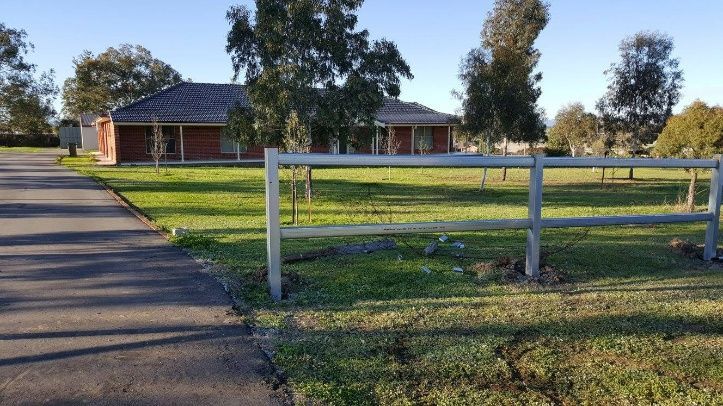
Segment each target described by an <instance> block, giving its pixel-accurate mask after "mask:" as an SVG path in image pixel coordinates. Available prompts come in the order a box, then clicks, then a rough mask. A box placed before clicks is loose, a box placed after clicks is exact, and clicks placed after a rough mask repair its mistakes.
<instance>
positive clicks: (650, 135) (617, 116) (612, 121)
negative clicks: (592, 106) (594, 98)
mask: <svg viewBox="0 0 723 406" xmlns="http://www.w3.org/2000/svg"><path fill="white" fill-rule="evenodd" d="M619 49H620V61H619V62H618V63H616V64H612V65H611V66H610V68H609V69H608V70H606V71H605V74H606V75H608V87H607V92H606V93H605V95H604V96H603V97H602V98H601V99H600V100H599V101H598V103H597V108H598V110H599V112H600V116H601V117H602V120H603V124H604V125H605V129H606V130H607V131H610V132H615V133H624V134H625V135H626V137H622V138H621V139H622V140H623V142H622V145H621V146H623V147H626V148H627V149H628V150H629V151H630V152H631V153H633V154H635V153H636V151H638V149H640V148H641V147H642V146H643V145H644V144H649V143H652V142H654V141H655V139H656V138H657V135H658V133H659V132H660V131H661V130H662V128H663V126H664V125H665V121H666V120H667V119H668V117H670V116H671V114H673V107H674V106H675V105H676V104H677V103H678V101H679V99H680V89H681V87H682V85H683V72H682V70H681V69H680V68H679V61H678V59H677V58H673V57H672V51H673V39H672V38H671V37H669V36H667V35H664V34H661V33H657V32H646V31H642V32H639V33H637V34H635V35H633V36H631V37H628V38H625V39H623V40H622V42H621V43H620V47H619Z"/></svg>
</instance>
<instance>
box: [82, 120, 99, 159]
mask: <svg viewBox="0 0 723 406" xmlns="http://www.w3.org/2000/svg"><path fill="white" fill-rule="evenodd" d="M97 119H98V115H97V114H95V113H83V114H81V115H80V138H81V144H82V145H83V149H84V150H86V151H87V150H97V149H98V129H97V128H96V127H95V120H97Z"/></svg>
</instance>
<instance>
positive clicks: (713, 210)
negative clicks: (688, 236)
mask: <svg viewBox="0 0 723 406" xmlns="http://www.w3.org/2000/svg"><path fill="white" fill-rule="evenodd" d="M715 159H716V160H717V161H718V166H717V167H715V168H713V169H711V175H710V194H709V195H708V214H710V215H711V219H710V220H708V225H707V227H706V229H705V249H704V250H703V259H705V260H706V261H710V260H711V259H713V258H715V257H716V256H717V255H718V254H717V251H718V226H719V221H720V204H721V190H722V189H723V188H722V187H721V180H722V179H721V173H720V171H721V169H722V168H721V156H720V155H716V156H715Z"/></svg>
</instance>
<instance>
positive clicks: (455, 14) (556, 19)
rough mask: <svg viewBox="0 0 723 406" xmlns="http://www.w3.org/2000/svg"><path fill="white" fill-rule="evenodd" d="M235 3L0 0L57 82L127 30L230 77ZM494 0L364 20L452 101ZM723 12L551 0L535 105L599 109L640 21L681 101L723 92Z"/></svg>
mask: <svg viewBox="0 0 723 406" xmlns="http://www.w3.org/2000/svg"><path fill="white" fill-rule="evenodd" d="M234 3H235V4H239V3H241V4H253V2H252V1H226V0H206V1H182V0H175V1H171V0H152V1H149V0H146V1H137V0H126V1H123V2H113V3H104V2H97V1H80V0H66V1H62V2H60V1H47V0H23V1H9V0H3V4H2V6H0V8H1V9H2V12H0V21H2V22H4V23H5V24H6V25H9V26H11V27H15V28H24V29H25V30H26V31H27V32H28V34H29V38H30V40H31V41H32V42H33V43H34V44H35V53H34V54H32V55H30V57H29V58H30V60H31V61H33V62H35V63H36V64H37V65H38V66H39V68H40V69H41V70H47V69H50V68H53V69H55V72H56V80H57V82H58V84H59V85H62V82H63V80H65V78H66V77H68V76H70V75H72V68H73V66H72V59H73V57H74V56H77V55H78V54H80V53H81V52H82V51H83V50H84V49H88V50H90V51H93V52H95V53H97V52H100V51H103V50H104V49H106V48H107V47H109V46H116V45H118V44H120V43H125V42H127V43H137V44H141V45H143V46H145V47H146V48H148V49H150V50H151V52H152V53H153V55H154V56H156V57H158V58H160V59H162V60H164V61H166V62H168V63H170V64H171V65H172V66H173V67H174V68H176V69H177V70H178V71H179V72H181V74H182V75H183V76H184V77H187V78H191V79H192V80H194V81H197V82H228V81H229V80H230V78H231V74H232V70H231V64H230V59H229V57H228V55H227V54H226V52H225V50H224V47H225V40H226V33H227V31H228V24H227V23H226V20H225V12H226V10H227V8H228V6H229V5H230V4H234ZM105 4H111V5H108V6H106V5H105ZM491 6H492V1H491V0H483V1H479V0H478V1H473V0H445V1H428V0H366V2H365V4H364V6H363V7H362V9H361V11H360V14H359V17H360V26H361V27H365V28H368V29H369V30H370V31H371V34H372V37H377V38H378V37H382V36H383V37H386V38H388V39H391V40H393V41H395V42H396V43H397V44H398V46H399V48H400V50H401V52H402V55H403V56H404V57H405V58H406V60H407V62H408V63H409V64H410V65H411V67H412V72H413V73H414V75H415V78H414V79H413V80H412V81H405V82H404V84H403V87H402V96H401V98H402V99H404V100H413V101H418V102H421V103H423V104H426V105H428V106H430V107H433V108H436V109H438V110H441V111H445V112H455V110H456V108H457V106H458V102H457V101H456V100H455V99H454V98H453V97H452V96H451V94H450V92H451V90H452V89H454V88H457V87H458V86H459V82H458V80H457V71H458V66H459V61H460V58H461V57H462V56H463V55H464V54H465V53H466V52H467V51H468V50H469V49H470V48H472V47H474V46H476V45H477V44H478V43H479V31H480V28H481V26H482V21H483V19H484V16H485V15H486V13H487V12H488V11H489V10H490V8H491ZM721 16H723V1H714V0H710V1H706V0H689V1H682V0H635V1H632V0H605V1H603V0H600V1H583V0H552V1H551V20H550V24H549V25H548V26H547V28H546V29H545V31H544V32H543V33H542V35H541V36H540V38H539V40H538V43H537V46H538V48H539V49H540V50H541V51H542V59H541V61H540V65H539V68H540V70H541V71H542V72H543V77H544V79H543V82H542V96H541V98H540V105H541V106H542V107H543V108H544V109H545V110H546V112H547V114H548V116H549V117H552V116H554V114H555V112H557V110H558V109H559V108H560V107H561V106H562V105H564V104H567V103H569V102H572V101H581V102H583V103H584V104H585V105H586V106H587V107H588V108H589V109H592V108H593V107H594V104H595V101H596V100H597V99H598V98H599V97H600V95H601V94H602V93H603V92H604V90H605V84H606V82H605V77H604V75H603V71H604V70H605V69H606V68H607V67H608V66H609V64H610V63H611V62H614V61H615V60H616V59H617V46H618V43H619V42H620V40H621V39H622V38H623V37H625V36H627V35H630V34H633V33H635V32H636V31H639V30H659V31H662V32H666V33H668V34H669V35H671V36H672V37H673V38H674V40H675V46H676V49H675V52H674V54H675V56H677V57H679V58H680V60H681V66H682V67H683V69H684V71H685V79H686V83H685V88H684V89H683V99H682V102H681V104H680V105H679V106H678V109H677V110H679V109H680V108H681V107H682V106H684V105H685V104H688V103H690V102H691V101H692V100H694V99H696V98H700V99H702V100H704V101H706V102H708V103H712V104H723V51H721V43H723V24H722V23H721V21H720V18H721ZM56 104H57V106H58V107H60V101H59V100H58V101H57V103H56Z"/></svg>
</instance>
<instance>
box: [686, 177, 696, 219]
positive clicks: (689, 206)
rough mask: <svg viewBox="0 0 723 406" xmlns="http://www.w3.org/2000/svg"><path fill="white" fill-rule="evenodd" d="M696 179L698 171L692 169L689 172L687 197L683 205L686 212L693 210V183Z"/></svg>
mask: <svg viewBox="0 0 723 406" xmlns="http://www.w3.org/2000/svg"><path fill="white" fill-rule="evenodd" d="M697 181H698V171H696V170H692V171H691V173H690V184H689V185H688V199H687V202H686V205H685V208H686V210H687V211H688V213H692V212H693V210H695V183H696V182H697Z"/></svg>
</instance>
